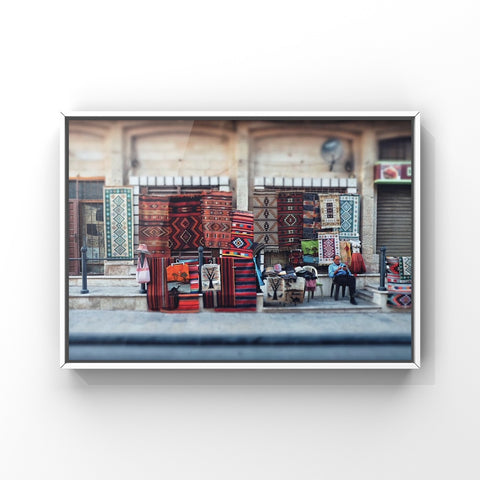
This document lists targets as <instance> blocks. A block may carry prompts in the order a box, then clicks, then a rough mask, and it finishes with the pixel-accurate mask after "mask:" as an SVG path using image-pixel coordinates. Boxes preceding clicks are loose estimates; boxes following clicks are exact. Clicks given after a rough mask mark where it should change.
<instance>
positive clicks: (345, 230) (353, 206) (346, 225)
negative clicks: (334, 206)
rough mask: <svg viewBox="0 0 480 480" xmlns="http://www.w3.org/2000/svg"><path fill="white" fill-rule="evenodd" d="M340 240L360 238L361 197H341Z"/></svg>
mask: <svg viewBox="0 0 480 480" xmlns="http://www.w3.org/2000/svg"><path fill="white" fill-rule="evenodd" d="M340 222H341V223H340V238H341V240H344V239H345V240H346V239H347V238H346V237H348V238H350V239H351V238H359V236H360V195H353V194H352V195H340Z"/></svg>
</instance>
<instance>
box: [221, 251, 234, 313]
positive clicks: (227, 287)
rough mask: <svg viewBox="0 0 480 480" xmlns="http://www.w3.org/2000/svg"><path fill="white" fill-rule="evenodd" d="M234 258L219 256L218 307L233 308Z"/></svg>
mask: <svg viewBox="0 0 480 480" xmlns="http://www.w3.org/2000/svg"><path fill="white" fill-rule="evenodd" d="M234 267H235V259H234V258H232V257H222V258H220V276H221V279H222V285H221V290H220V291H219V292H218V293H217V302H218V303H217V305H218V308H235V270H234Z"/></svg>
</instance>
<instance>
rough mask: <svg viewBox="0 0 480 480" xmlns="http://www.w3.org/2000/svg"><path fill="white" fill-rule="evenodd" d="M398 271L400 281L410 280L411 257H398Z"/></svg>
mask: <svg viewBox="0 0 480 480" xmlns="http://www.w3.org/2000/svg"><path fill="white" fill-rule="evenodd" d="M398 263H399V265H398V270H399V272H400V279H401V280H411V279H412V257H399V259H398Z"/></svg>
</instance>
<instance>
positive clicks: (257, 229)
mask: <svg viewBox="0 0 480 480" xmlns="http://www.w3.org/2000/svg"><path fill="white" fill-rule="evenodd" d="M253 217H254V241H255V242H256V243H263V244H264V245H265V250H267V251H268V250H276V249H278V201H277V194H276V193H275V192H262V193H254V194H253Z"/></svg>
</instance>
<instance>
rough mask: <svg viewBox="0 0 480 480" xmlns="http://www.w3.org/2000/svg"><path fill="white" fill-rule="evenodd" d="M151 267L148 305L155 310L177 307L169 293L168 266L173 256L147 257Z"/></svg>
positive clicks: (168, 309)
mask: <svg viewBox="0 0 480 480" xmlns="http://www.w3.org/2000/svg"><path fill="white" fill-rule="evenodd" d="M147 261H148V266H149V268H150V277H151V280H150V283H149V284H148V287H147V306H148V309H149V310H152V311H155V312H163V311H171V310H174V309H175V308H176V306H175V304H174V299H173V297H172V296H171V295H169V293H168V283H167V267H168V265H170V264H171V263H172V259H171V258H165V257H151V256H148V257H147Z"/></svg>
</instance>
